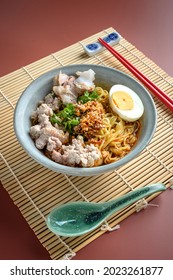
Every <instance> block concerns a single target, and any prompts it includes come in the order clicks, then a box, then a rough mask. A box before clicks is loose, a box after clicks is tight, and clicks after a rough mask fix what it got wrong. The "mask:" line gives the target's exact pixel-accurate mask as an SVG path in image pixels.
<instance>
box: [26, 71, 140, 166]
mask: <svg viewBox="0 0 173 280" xmlns="http://www.w3.org/2000/svg"><path fill="white" fill-rule="evenodd" d="M96 75H97V74H96ZM94 79H95V73H94V71H93V70H92V69H90V70H88V71H84V72H77V73H76V75H75V76H69V75H67V74H66V73H62V72H60V73H59V74H58V75H56V76H55V77H54V79H53V87H52V90H51V91H50V93H48V94H47V95H46V96H45V97H44V99H43V100H42V101H40V103H39V104H38V106H37V108H36V110H35V111H34V112H33V113H32V116H31V120H32V126H31V128H30V136H31V138H32V139H33V141H34V143H35V146H36V147H37V149H39V150H42V151H43V152H44V154H45V155H46V156H47V157H48V158H50V159H51V160H53V161H54V162H57V163H59V164H62V165H66V166H72V167H95V166H100V165H106V164H110V163H113V162H116V161H118V160H119V159H121V158H122V157H124V156H125V155H126V154H128V153H129V152H130V151H131V149H132V148H133V146H134V145H135V144H136V142H137V139H138V133H139V130H140V126H141V124H140V120H138V119H137V120H135V121H127V120H124V119H123V118H122V117H121V116H120V115H119V114H117V113H116V112H115V111H114V110H113V107H111V105H110V92H109V91H108V90H107V89H105V88H103V87H102V86H98V85H97V86H96V85H95V84H94ZM124 96H125V97H124ZM118 98H119V97H118ZM123 98H124V99H123V101H126V100H125V98H126V95H123ZM128 99H129V98H128ZM119 100H120V99H118V101H117V102H119ZM132 101H133V100H132ZM116 105H117V104H116ZM118 106H119V107H118V108H119V109H121V104H120V105H118ZM123 110H124V109H123ZM130 110H131V109H130ZM121 111H122V110H121Z"/></svg>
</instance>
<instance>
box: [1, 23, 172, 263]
mask: <svg viewBox="0 0 173 280" xmlns="http://www.w3.org/2000/svg"><path fill="white" fill-rule="evenodd" d="M113 31H115V30H114V29H113V28H108V29H107V30H104V31H102V32H99V33H97V34H95V35H93V36H91V37H89V38H87V39H84V40H82V41H81V42H78V43H76V44H74V45H71V46H69V47H67V48H65V49H63V50H60V51H58V52H56V53H53V54H50V55H49V56H47V57H44V58H43V59H40V60H38V61H36V62H34V63H31V64H29V65H27V66H25V67H23V68H21V69H19V70H17V71H14V72H12V73H10V74H8V75H6V76H4V77H2V78H1V79H0V93H1V94H0V104H1V108H0V114H1V115H0V122H1V128H0V134H1V166H0V167H1V181H2V184H3V186H4V188H5V189H6V190H7V192H8V193H9V195H10V197H11V198H12V200H13V202H14V203H15V204H16V205H17V207H18V208H19V209H20V211H21V213H22V215H23V217H24V218H25V219H26V221H27V222H28V224H29V226H30V227H31V228H32V229H33V231H34V233H35V234H36V236H37V238H38V239H39V240H40V242H41V243H42V245H43V246H44V247H45V248H46V249H47V251H48V252H49V254H50V257H51V258H52V259H64V258H65V259H66V258H67V259H70V258H72V257H73V256H74V255H75V254H76V252H77V251H79V250H80V249H81V248H83V247H84V246H86V245H87V244H89V243H90V242H91V241H93V240H94V239H96V238H97V237H99V236H100V235H101V234H103V233H104V232H105V231H106V230H111V228H113V227H115V226H116V225H118V224H119V223H120V222H121V221H122V220H124V219H125V218H127V217H128V216H129V215H131V214H132V213H134V212H135V211H136V205H135V204H134V205H132V206H129V207H127V208H125V209H124V210H122V211H119V212H118V213H117V214H115V215H113V216H112V217H111V218H110V219H109V220H108V221H106V222H105V223H104V224H103V226H102V227H101V228H98V229H96V230H95V231H93V232H91V233H89V234H85V235H83V236H81V237H75V238H69V237H59V236H56V235H55V234H53V233H51V232H50V231H49V230H48V228H47V227H46V223H45V219H46V216H47V215H48V213H49V212H50V211H51V210H52V208H53V207H54V206H55V205H57V204H63V203H66V202H69V201H77V200H88V201H94V202H101V201H108V200H111V199H113V198H115V197H117V196H120V195H123V194H125V193H127V192H129V191H131V190H133V189H135V188H136V187H143V186H145V185H147V184H150V183H154V182H159V181H160V182H164V183H166V184H167V182H169V180H170V178H171V177H172V176H173V169H172V168H173V160H172V158H173V150H172V149H173V147H172V145H173V144H172V143H173V141H172V139H173V129H172V128H173V127H172V125H173V122H172V114H171V112H170V111H169V109H167V108H166V107H165V105H163V104H161V103H160V101H159V100H158V99H157V98H155V97H153V99H154V101H155V104H156V107H157V111H158V124H157V130H156V132H155V135H154V137H153V139H152V141H151V143H150V144H149V145H148V147H147V148H146V149H145V150H144V151H143V152H142V153H141V154H140V155H139V156H138V157H137V158H136V159H134V160H133V161H132V162H130V163H129V164H126V165H125V166H123V167H121V168H119V169H118V170H115V171H113V172H111V173H107V174H105V175H99V176H93V177H74V176H66V175H63V174H59V173H55V172H53V171H51V170H48V169H46V168H45V167H42V166H41V165H39V164H38V163H36V162H35V161H33V160H32V159H31V158H30V157H29V156H28V155H27V154H26V153H25V151H24V150H23V149H22V148H21V146H20V145H19V143H18V142H17V140H16V137H15V134H14V131H13V113H14V108H15V105H16V102H17V100H18V98H19V96H20V95H21V93H22V92H23V90H24V89H25V88H26V87H27V86H28V85H29V84H30V83H31V82H32V81H33V80H34V79H36V78H37V77H39V76H40V75H41V74H43V73H45V72H47V71H49V70H51V69H53V68H57V67H59V66H62V65H63V66H64V65H68V64H79V63H82V64H99V65H105V66H108V67H114V68H116V69H119V70H121V71H124V72H126V73H127V74H130V72H128V70H126V68H125V67H124V66H122V65H121V64H120V62H119V61H118V60H116V59H115V58H114V57H113V56H112V55H111V54H110V53H109V52H108V51H107V50H104V51H103V52H101V53H99V54H98V55H96V56H94V57H89V56H87V54H85V52H84V50H83V47H82V45H83V44H84V45H86V44H88V43H92V42H95V41H96V40H97V38H98V37H104V36H105V35H106V34H107V33H111V32H113ZM114 48H115V49H116V50H117V51H119V52H120V53H121V54H122V55H123V56H124V57H126V58H127V59H128V60H129V61H130V62H131V63H132V64H134V65H135V66H136V67H137V68H138V69H139V70H140V71H142V73H144V74H145V75H146V76H148V77H149V78H150V79H151V80H152V81H153V82H154V83H156V84H157V85H158V86H159V87H160V88H161V89H162V90H164V91H165V92H166V93H168V94H170V96H171V95H172V92H173V78H172V77H170V76H168V75H167V74H166V73H165V72H164V71H163V70H162V69H161V68H159V67H158V66H157V65H156V64H155V63H154V62H153V61H151V60H150V59H149V58H147V57H146V56H145V55H144V54H143V53H142V52H140V51H139V50H138V49H136V48H135V46H133V45H132V44H131V43H129V42H128V41H127V40H126V39H125V38H123V37H122V38H121V40H120V42H119V43H118V44H117V45H115V46H114ZM130 75H131V74H130ZM172 96H173V95H172ZM7 139H8V142H7ZM168 185H169V184H168ZM155 196H156V195H153V196H150V197H149V198H147V201H150V200H151V199H152V198H154V197H155ZM7 207H8V205H7ZM119 230H121V228H120V229H119Z"/></svg>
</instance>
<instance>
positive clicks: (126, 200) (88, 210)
mask: <svg viewBox="0 0 173 280" xmlns="http://www.w3.org/2000/svg"><path fill="white" fill-rule="evenodd" d="M164 190H166V187H165V186H164V185H163V184H162V183H156V184H152V185H149V186H146V187H143V188H140V189H137V190H134V191H131V192H130V193H127V194H125V195H123V196H121V197H118V198H116V199H114V200H112V201H108V202H102V203H93V202H71V203H66V204H63V205H61V206H59V207H57V208H55V209H54V210H52V211H51V212H50V214H49V215H48V217H47V226H48V228H49V229H50V230H51V231H52V232H54V233H55V234H57V235H60V236H79V235H82V234H85V233H87V232H89V231H91V230H94V229H95V228H97V227H98V226H99V225H100V224H102V223H103V221H104V220H105V219H106V218H108V217H109V216H111V215H112V214H113V213H115V212H117V211H119V210H120V209H122V208H125V207H126V206H129V205H130V204H133V203H134V202H136V201H138V200H140V199H141V198H144V197H146V196H149V195H151V194H153V193H156V192H161V191H164Z"/></svg>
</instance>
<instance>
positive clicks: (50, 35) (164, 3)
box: [0, 0, 173, 260]
mask: <svg viewBox="0 0 173 280" xmlns="http://www.w3.org/2000/svg"><path fill="white" fill-rule="evenodd" d="M172 10H173V2H172V1H171V0H153V1H150V0H146V1H138V0H131V1H125V0H122V1H116V0H109V1H105V2H103V1H102V2H101V4H98V1H93V0H92V1H91V0H88V1H87V2H86V4H85V3H82V2H81V1H78V0H76V1H75V5H74V6H73V5H69V3H68V2H67V1H66V2H65V1H62V2H59V1H57V0H56V1H54V0H49V1H46V0H37V1H27V0H15V1H8V0H6V1H3V3H2V1H1V4H0V21H1V24H0V38H1V45H0V76H4V75H6V74H8V73H10V72H12V71H14V70H17V69H19V68H21V67H23V66H25V65H27V64H29V63H32V62H34V61H36V60H38V59H41V58H43V57H45V56H47V55H49V54H50V53H54V52H56V51H58V50H61V49H63V48H65V47H68V46H69V45H72V44H74V43H76V42H77V41H80V40H83V39H85V38H87V37H89V36H91V35H93V34H95V33H97V32H100V31H102V30H104V29H107V28H108V27H111V26H112V27H113V28H115V29H116V30H117V31H118V32H119V33H120V34H121V35H122V36H123V37H124V38H125V39H126V40H128V41H129V42H131V43H132V44H133V45H135V46H136V48H138V49H139V50H140V51H142V52H143V53H144V54H145V55H146V56H147V57H149V58H150V59H151V60H153V61H154V62H155V63H156V64H157V65H158V66H160V67H161V68H162V69H163V70H165V71H166V72H167V73H168V74H169V75H170V76H172V75H173V63H172V46H173V36H172V26H173V17H172ZM172 202H173V191H172V190H170V189H168V190H167V191H166V192H164V193H163V194H162V195H160V196H158V197H157V198H155V199H154V200H153V201H152V203H153V204H155V205H159V206H158V207H152V206H148V208H147V209H146V210H142V211H141V212H140V213H136V214H133V215H131V216H130V217H128V218H127V219H126V220H124V221H123V222H121V225H120V229H119V230H117V231H113V232H109V233H105V234H103V235H102V236H100V237H99V238H97V239H96V240H95V241H93V242H91V243H90V244H89V245H87V246H86V247H84V248H83V249H81V250H80V251H79V252H77V255H76V256H75V257H74V259H75V260H82V259H93V260H94V259H95V260H99V259H102V260H103V259H105V260H106V259H112V260H113V259H117V260H118V259H120V260H124V259H129V260H134V259H139V260H142V259H163V260H164V259H170V260H172V259H173V245H172V234H173V219H172V215H171V214H172V213H173V203H172ZM0 219H1V230H0V248H1V250H0V259H1V260H2V259H5V260H10V259H13V260H19V259H23V260H27V259H32V260H41V259H50V257H49V254H48V252H47V251H46V250H45V249H44V248H43V246H42V245H41V243H40V242H39V241H38V239H37V237H36V236H35V235H34V233H33V231H32V230H31V229H30V227H29V226H28V224H27V222H26V221H25V219H24V218H23V217H22V215H21V213H20V211H19V210H18V208H17V207H16V206H15V205H14V204H13V202H12V200H11V199H10V197H9V195H8V193H7V192H6V191H5V190H4V188H3V186H2V185H1V184H0Z"/></svg>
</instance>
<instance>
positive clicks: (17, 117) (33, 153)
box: [13, 64, 157, 176]
mask: <svg viewBox="0 0 173 280" xmlns="http://www.w3.org/2000/svg"><path fill="white" fill-rule="evenodd" d="M69 68H71V69H72V70H73V68H74V69H75V68H78V69H80V71H85V70H81V68H90V69H92V68H95V69H101V68H102V69H103V70H106V71H111V72H112V71H113V72H114V73H115V74H116V73H119V74H120V75H123V76H124V77H125V78H127V79H128V80H130V81H132V82H133V83H135V84H136V85H137V86H138V87H139V88H140V89H141V90H142V91H143V92H145V94H146V95H147V98H148V100H149V102H150V106H151V107H152V109H153V110H152V114H153V126H152V130H151V129H150V132H149V133H148V134H147V137H146V138H145V142H144V141H141V142H140V143H138V145H137V146H134V148H133V152H129V153H128V154H127V155H125V156H124V157H123V158H121V159H120V160H118V161H116V162H113V163H110V164H106V165H101V166H97V167H71V166H65V165H62V164H59V163H56V162H54V161H53V160H51V159H49V158H48V157H46V156H45V155H44V154H43V153H42V152H41V151H40V150H38V149H37V148H36V147H35V150H34V149H30V148H29V147H28V146H26V145H25V144H24V143H25V142H24V137H23V135H22V134H21V131H22V130H21V112H20V111H23V107H22V106H23V104H24V101H25V97H26V96H27V94H28V91H29V90H31V89H32V87H33V86H34V85H35V83H40V82H41V81H44V80H46V79H45V78H47V79H53V77H54V75H55V74H57V73H58V72H59V71H60V70H64V71H65V69H69ZM75 72H76V71H74V73H75ZM96 75H97V72H96ZM156 126H157V110H156V106H155V103H154V101H153V98H152V96H151V95H150V93H149V92H148V90H147V89H146V88H145V87H144V86H143V85H142V84H141V83H140V82H138V81H137V80H135V79H134V78H133V77H131V76H130V75H128V74H126V73H124V72H123V71H120V70H118V69H115V68H113V67H108V66H102V65H98V64H72V65H66V66H60V67H57V68H54V69H52V70H50V71H47V72H45V73H44V74H42V75H40V76H39V77H38V78H36V79H35V80H34V81H32V82H31V83H30V84H29V85H28V86H27V87H26V89H25V90H24V91H23V92H22V94H21V96H20V97H19V99H18V101H17V104H16V107H15V110H14V116H13V127H14V132H15V134H16V137H17V139H18V141H19V143H20V145H21V146H22V148H23V149H24V150H25V151H26V152H27V154H28V155H29V156H30V157H31V158H33V159H34V160H35V161H36V162H38V163H39V164H40V165H43V166H44V167H46V168H48V169H51V170H53V171H55V172H58V173H62V174H67V175H73V176H93V175H99V174H103V173H106V172H111V171H113V170H115V169H118V168H119V167H121V166H122V165H125V164H127V163H128V162H130V161H131V160H133V159H135V158H136V157H137V156H138V155H139V154H140V153H141V152H142V151H143V150H144V149H145V148H146V146H147V145H148V144H149V143H150V141H151V139H152V137H153V135H154V133H155V130H156ZM28 136H29V135H28ZM29 137H30V136H29ZM30 140H31V141H32V142H33V140H32V139H31V138H30ZM135 147H136V148H135Z"/></svg>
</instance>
